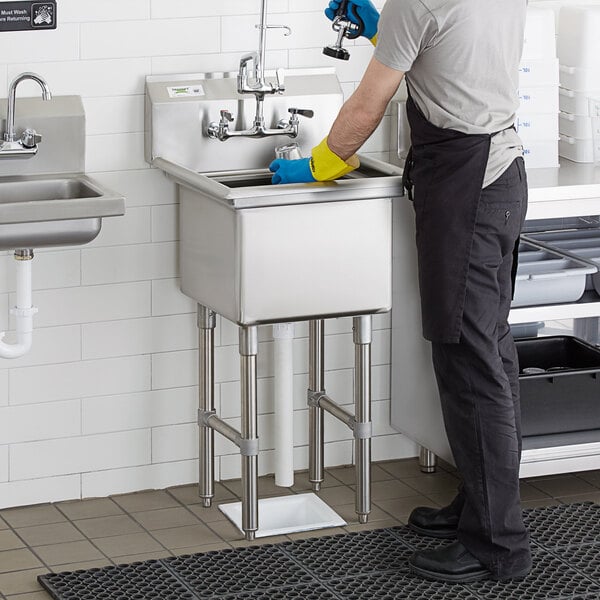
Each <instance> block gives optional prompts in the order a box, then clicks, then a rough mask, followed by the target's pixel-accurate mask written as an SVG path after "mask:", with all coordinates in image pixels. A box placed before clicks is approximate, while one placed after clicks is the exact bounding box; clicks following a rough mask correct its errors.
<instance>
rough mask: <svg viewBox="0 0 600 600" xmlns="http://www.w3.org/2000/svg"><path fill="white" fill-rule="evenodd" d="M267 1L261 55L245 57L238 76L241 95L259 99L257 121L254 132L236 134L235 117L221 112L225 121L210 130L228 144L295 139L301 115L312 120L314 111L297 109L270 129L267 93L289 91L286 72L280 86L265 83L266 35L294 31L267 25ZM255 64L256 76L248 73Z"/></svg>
mask: <svg viewBox="0 0 600 600" xmlns="http://www.w3.org/2000/svg"><path fill="white" fill-rule="evenodd" d="M266 21H267V0H262V4H261V11H260V24H259V25H257V26H256V28H257V29H258V30H259V31H260V37H259V42H258V52H251V53H250V54H246V55H245V56H242V58H241V60H240V70H239V73H238V77H237V91H238V93H239V94H253V95H254V96H255V98H256V113H255V116H254V122H253V124H252V127H251V128H250V129H246V130H243V131H240V130H235V131H232V130H230V128H229V124H230V123H232V122H233V120H234V119H233V115H232V114H231V112H229V111H228V110H222V111H221V120H220V121H219V122H218V123H216V122H214V121H213V122H211V123H210V124H209V126H208V129H207V134H208V137H210V138H213V139H218V140H221V141H222V142H224V141H225V140H228V139H229V138H231V137H250V138H264V137H270V136H273V135H287V136H289V137H291V138H295V137H296V136H297V135H298V125H299V119H298V115H300V116H303V117H308V118H311V117H312V116H313V111H311V110H303V109H297V108H290V109H289V111H288V112H290V113H291V115H292V116H291V117H290V118H289V119H288V120H286V119H280V120H279V121H278V123H277V127H276V128H275V129H269V128H268V127H267V126H266V123H265V117H264V110H263V103H264V101H265V96H266V95H267V94H269V95H272V94H283V93H284V92H285V82H284V71H283V69H277V71H276V78H277V83H275V84H273V83H270V82H267V81H266V80H265V68H264V66H265V51H266V38H267V36H266V33H267V29H284V30H285V32H286V33H285V35H286V36H288V35H290V34H291V32H292V31H291V29H290V28H289V27H288V26H287V25H267V23H266ZM249 64H252V74H251V75H250V74H249V72H248V70H249V69H248V65H249Z"/></svg>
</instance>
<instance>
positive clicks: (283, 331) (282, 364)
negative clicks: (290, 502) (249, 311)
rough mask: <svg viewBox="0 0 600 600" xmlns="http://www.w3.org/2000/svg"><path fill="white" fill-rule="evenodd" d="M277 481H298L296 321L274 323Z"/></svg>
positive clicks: (281, 483) (286, 483)
mask: <svg viewBox="0 0 600 600" xmlns="http://www.w3.org/2000/svg"><path fill="white" fill-rule="evenodd" d="M273 340H274V346H275V348H274V352H273V362H274V372H275V382H274V391H273V396H274V398H275V485H278V486H281V487H292V486H293V485H294V351H293V343H294V324H293V323H277V324H275V325H273Z"/></svg>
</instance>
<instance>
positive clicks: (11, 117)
mask: <svg viewBox="0 0 600 600" xmlns="http://www.w3.org/2000/svg"><path fill="white" fill-rule="evenodd" d="M27 79H31V80H32V81H35V82H36V83H37V84H39V86H40V87H41V88H42V98H43V99H44V100H51V99H52V93H51V92H50V88H49V87H48V84H47V83H46V81H45V80H44V78H43V77H40V76H39V75H37V74H36V73H21V75H18V76H17V77H15V79H13V81H12V82H11V84H10V86H9V88H8V108H7V111H6V131H5V133H4V141H3V142H1V143H0V158H30V157H32V156H34V155H35V154H36V153H37V151H38V146H37V145H38V143H39V142H41V141H42V136H41V135H40V134H39V133H37V132H36V131H35V129H30V128H27V129H25V131H23V133H22V134H21V137H20V138H19V139H18V140H16V139H15V138H16V134H15V105H16V102H17V86H18V85H19V83H21V82H22V81H25V80H27Z"/></svg>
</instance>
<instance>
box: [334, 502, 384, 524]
mask: <svg viewBox="0 0 600 600" xmlns="http://www.w3.org/2000/svg"><path fill="white" fill-rule="evenodd" d="M335 512H336V513H337V514H338V515H340V517H342V519H344V521H346V522H347V523H348V524H349V525H351V524H354V523H358V515H357V514H356V506H355V505H354V503H353V504H344V505H343V506H336V507H335ZM389 518H390V515H388V514H387V513H386V512H384V511H383V510H381V508H379V507H378V506H375V505H373V506H372V507H371V512H370V513H369V521H382V520H385V519H389Z"/></svg>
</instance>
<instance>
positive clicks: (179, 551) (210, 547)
mask: <svg viewBox="0 0 600 600" xmlns="http://www.w3.org/2000/svg"><path fill="white" fill-rule="evenodd" d="M231 547H232V546H231V544H229V543H227V542H218V543H216V544H205V545H203V546H192V547H190V548H174V549H173V555H174V556H184V555H186V554H204V553H206V552H214V551H217V550H228V549H229V548H231Z"/></svg>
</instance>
